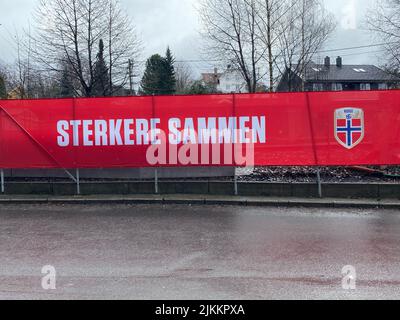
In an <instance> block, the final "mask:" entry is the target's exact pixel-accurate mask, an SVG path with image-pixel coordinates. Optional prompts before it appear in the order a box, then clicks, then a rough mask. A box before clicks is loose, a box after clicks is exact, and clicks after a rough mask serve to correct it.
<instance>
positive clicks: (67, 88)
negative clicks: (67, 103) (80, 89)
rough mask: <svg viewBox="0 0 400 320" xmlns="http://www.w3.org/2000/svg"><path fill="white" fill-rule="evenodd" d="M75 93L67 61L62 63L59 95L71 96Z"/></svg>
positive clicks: (63, 96)
mask: <svg viewBox="0 0 400 320" xmlns="http://www.w3.org/2000/svg"><path fill="white" fill-rule="evenodd" d="M74 94H75V90H74V84H73V82H72V78H71V73H70V70H69V66H68V64H67V63H64V66H63V71H62V74H61V80H60V97H61V98H71V97H73V96H74Z"/></svg>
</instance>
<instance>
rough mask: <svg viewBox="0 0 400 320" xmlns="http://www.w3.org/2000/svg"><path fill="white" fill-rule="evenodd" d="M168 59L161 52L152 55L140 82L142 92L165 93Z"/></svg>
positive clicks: (148, 93) (147, 93)
mask: <svg viewBox="0 0 400 320" xmlns="http://www.w3.org/2000/svg"><path fill="white" fill-rule="evenodd" d="M165 70H166V61H165V59H164V58H163V57H161V56H160V55H159V54H155V55H153V56H151V57H150V58H149V59H148V60H147V62H146V70H145V72H144V75H143V78H142V81H141V83H140V86H141V90H140V93H141V94H145V95H152V94H165V93H166V92H165Z"/></svg>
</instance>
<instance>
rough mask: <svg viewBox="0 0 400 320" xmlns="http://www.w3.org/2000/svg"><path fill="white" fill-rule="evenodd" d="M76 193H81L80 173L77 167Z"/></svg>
mask: <svg viewBox="0 0 400 320" xmlns="http://www.w3.org/2000/svg"><path fill="white" fill-rule="evenodd" d="M76 194H77V195H78V196H80V195H81V185H80V174H79V169H78V168H77V169H76Z"/></svg>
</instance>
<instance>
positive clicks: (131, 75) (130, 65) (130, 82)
mask: <svg viewBox="0 0 400 320" xmlns="http://www.w3.org/2000/svg"><path fill="white" fill-rule="evenodd" d="M128 70H129V93H130V95H131V96H134V95H135V90H134V88H133V62H132V60H131V59H129V61H128Z"/></svg>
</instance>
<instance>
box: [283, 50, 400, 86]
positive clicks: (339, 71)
mask: <svg viewBox="0 0 400 320" xmlns="http://www.w3.org/2000/svg"><path fill="white" fill-rule="evenodd" d="M304 69H305V70H301V68H300V66H299V65H293V66H292V67H291V68H287V69H286V71H285V73H284V75H283V76H282V78H281V81H280V82H279V84H278V87H277V91H278V92H290V91H303V90H305V91H354V90H356V91H359V90H386V89H392V88H395V87H397V85H398V84H399V82H400V79H398V78H396V77H394V76H392V75H390V74H388V73H387V72H385V71H384V70H382V69H380V68H378V67H376V66H374V65H344V64H343V60H342V58H341V57H338V58H337V59H336V63H335V64H331V59H330V58H329V57H326V58H325V61H324V64H315V63H313V62H310V63H309V64H308V65H306V66H305V68H304Z"/></svg>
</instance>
